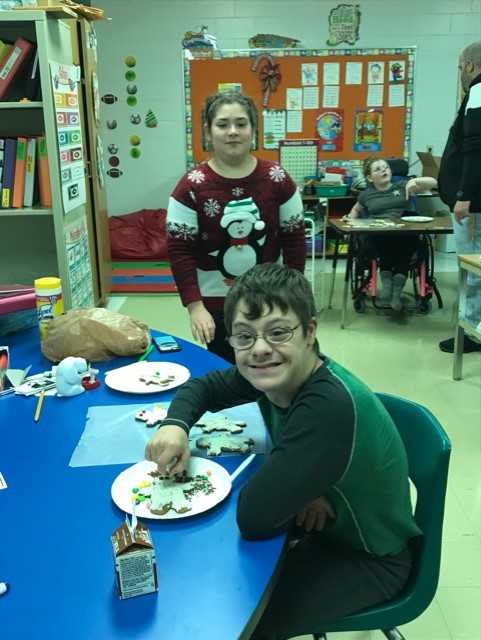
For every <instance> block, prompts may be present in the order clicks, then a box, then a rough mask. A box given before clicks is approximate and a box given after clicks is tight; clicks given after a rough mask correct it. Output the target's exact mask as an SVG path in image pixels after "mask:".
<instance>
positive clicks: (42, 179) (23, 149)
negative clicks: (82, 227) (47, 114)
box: [0, 136, 52, 213]
mask: <svg viewBox="0 0 481 640" xmlns="http://www.w3.org/2000/svg"><path fill="white" fill-rule="evenodd" d="M36 205H40V207H43V208H51V206H52V192H51V187H50V180H49V170H48V156H47V148H46V142H45V136H19V137H18V138H0V209H23V208H31V207H34V206H36ZM12 213H13V212H12Z"/></svg>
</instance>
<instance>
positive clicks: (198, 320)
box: [187, 300, 215, 344]
mask: <svg viewBox="0 0 481 640" xmlns="http://www.w3.org/2000/svg"><path fill="white" fill-rule="evenodd" d="M187 310H188V312H189V314H190V328H191V330H192V335H193V337H194V340H197V341H198V342H200V343H201V344H209V342H212V340H213V339H214V335H215V322H214V318H213V317H212V316H211V315H210V313H209V312H208V311H207V309H206V308H205V306H204V303H203V302H202V301H201V300H197V301H196V302H191V303H190V304H189V305H187Z"/></svg>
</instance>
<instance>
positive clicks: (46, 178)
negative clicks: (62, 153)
mask: <svg viewBox="0 0 481 640" xmlns="http://www.w3.org/2000/svg"><path fill="white" fill-rule="evenodd" d="M37 158H38V162H37V168H38V185H39V192H40V205H41V206H42V207H48V208H50V207H51V206H52V191H51V188H50V175H49V171H48V155H47V141H46V140H45V136H39V137H38V138H37Z"/></svg>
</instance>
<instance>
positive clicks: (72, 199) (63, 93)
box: [50, 61, 86, 213]
mask: <svg viewBox="0 0 481 640" xmlns="http://www.w3.org/2000/svg"><path fill="white" fill-rule="evenodd" d="M50 74H51V78H52V87H53V95H54V104H55V118H56V122H57V145H58V157H59V162H60V177H61V181H62V201H63V209H64V213H68V212H69V211H72V209H76V208H77V207H78V206H80V205H81V204H84V203H85V202H86V195H85V167H84V150H83V147H82V128H81V121H80V110H79V97H78V81H79V79H80V68H79V67H75V66H71V65H66V64H59V63H58V62H52V61H50Z"/></svg>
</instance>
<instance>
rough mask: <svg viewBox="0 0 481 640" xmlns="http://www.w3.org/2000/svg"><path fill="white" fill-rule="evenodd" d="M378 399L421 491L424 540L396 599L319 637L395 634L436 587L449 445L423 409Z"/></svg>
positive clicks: (420, 520)
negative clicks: (375, 632) (385, 631)
mask: <svg viewBox="0 0 481 640" xmlns="http://www.w3.org/2000/svg"><path fill="white" fill-rule="evenodd" d="M377 396H378V398H379V399H380V400H381V402H382V403H383V404H384V406H385V407H386V409H387V410H388V412H389V413H390V415H391V417H392V419H393V421H394V423H395V425H396V427H397V429H398V431H399V433H400V435H401V438H402V440H403V442H404V446H405V448H406V452H407V456H408V461H409V477H410V478H411V480H412V482H413V483H414V485H415V487H416V491H417V502H416V507H415V519H416V522H417V523H418V525H419V527H420V528H421V530H422V531H423V536H422V538H420V539H419V544H418V545H417V546H416V548H415V555H414V563H413V570H412V572H411V575H410V577H409V580H408V582H407V584H406V586H405V588H404V589H403V591H402V592H401V593H400V595H399V596H398V597H396V598H394V599H393V600H390V601H389V602H386V603H383V604H381V605H378V606H376V607H372V608H369V609H365V610H364V611H361V612H359V613H356V614H352V615H350V616H346V617H345V618H343V619H342V620H337V621H336V622H333V623H329V624H327V625H325V624H324V625H323V629H322V630H319V631H318V633H322V632H326V633H327V632H331V631H362V630H364V629H393V628H394V627H397V626H399V625H401V624H406V623H407V622H410V621H411V620H414V619H415V618H417V617H418V616H419V615H420V614H421V613H422V612H423V611H424V610H425V609H426V608H427V607H428V606H429V604H430V603H431V601H432V599H433V597H434V594H435V593H436V588H437V585H438V578H439V567H440V561H441V539H442V532H443V517H444V500H445V495H446V486H447V480H448V467H449V456H450V453H451V443H450V440H449V438H448V436H447V434H446V433H445V431H444V429H443V428H442V427H441V425H440V424H439V422H438V421H437V419H436V418H435V417H434V416H433V414H432V413H431V412H430V411H428V410H427V409H426V408H425V407H423V406H421V405H419V404H416V403H415V402H411V401H409V400H405V399H403V398H399V397H397V396H391V395H387V394H384V393H378V394H377Z"/></svg>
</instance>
